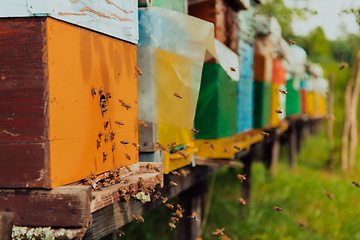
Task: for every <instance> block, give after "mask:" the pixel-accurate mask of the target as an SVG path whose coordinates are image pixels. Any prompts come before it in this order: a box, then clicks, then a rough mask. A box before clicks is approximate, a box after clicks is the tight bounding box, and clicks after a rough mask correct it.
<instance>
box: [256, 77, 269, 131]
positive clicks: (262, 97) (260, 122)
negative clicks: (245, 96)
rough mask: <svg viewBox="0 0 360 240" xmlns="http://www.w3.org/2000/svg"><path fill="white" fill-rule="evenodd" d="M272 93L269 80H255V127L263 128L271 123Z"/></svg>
mask: <svg viewBox="0 0 360 240" xmlns="http://www.w3.org/2000/svg"><path fill="white" fill-rule="evenodd" d="M270 93H271V86H270V83H268V82H257V81H255V82H254V127H255V128H262V127H266V126H267V125H269V120H270Z"/></svg>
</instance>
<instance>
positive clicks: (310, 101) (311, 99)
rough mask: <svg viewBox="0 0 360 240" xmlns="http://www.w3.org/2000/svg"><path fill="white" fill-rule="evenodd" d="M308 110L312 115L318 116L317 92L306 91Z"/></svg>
mask: <svg viewBox="0 0 360 240" xmlns="http://www.w3.org/2000/svg"><path fill="white" fill-rule="evenodd" d="M306 112H307V114H308V115H309V116H310V117H316V106H315V92H306Z"/></svg>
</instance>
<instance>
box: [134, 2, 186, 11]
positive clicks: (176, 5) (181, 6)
mask: <svg viewBox="0 0 360 240" xmlns="http://www.w3.org/2000/svg"><path fill="white" fill-rule="evenodd" d="M138 3H139V7H163V8H167V9H170V10H173V11H177V12H181V13H186V10H187V9H186V8H187V4H186V3H187V0H140V1H138Z"/></svg>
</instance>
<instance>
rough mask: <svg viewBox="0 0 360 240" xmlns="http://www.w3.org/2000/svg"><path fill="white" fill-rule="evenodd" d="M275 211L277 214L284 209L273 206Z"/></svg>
mask: <svg viewBox="0 0 360 240" xmlns="http://www.w3.org/2000/svg"><path fill="white" fill-rule="evenodd" d="M273 209H274V210H275V211H277V212H280V211H282V208H279V207H277V206H273Z"/></svg>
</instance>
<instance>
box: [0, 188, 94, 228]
mask: <svg viewBox="0 0 360 240" xmlns="http://www.w3.org/2000/svg"><path fill="white" fill-rule="evenodd" d="M90 194H91V190H90V187H88V186H71V187H59V188H55V189H53V190H40V189H39V190H34V189H33V190H21V189H17V190H7V189H0V212H2V211H3V212H14V213H15V218H14V224H15V225H18V226H52V227H88V226H89V223H90V222H91V214H90Z"/></svg>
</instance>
